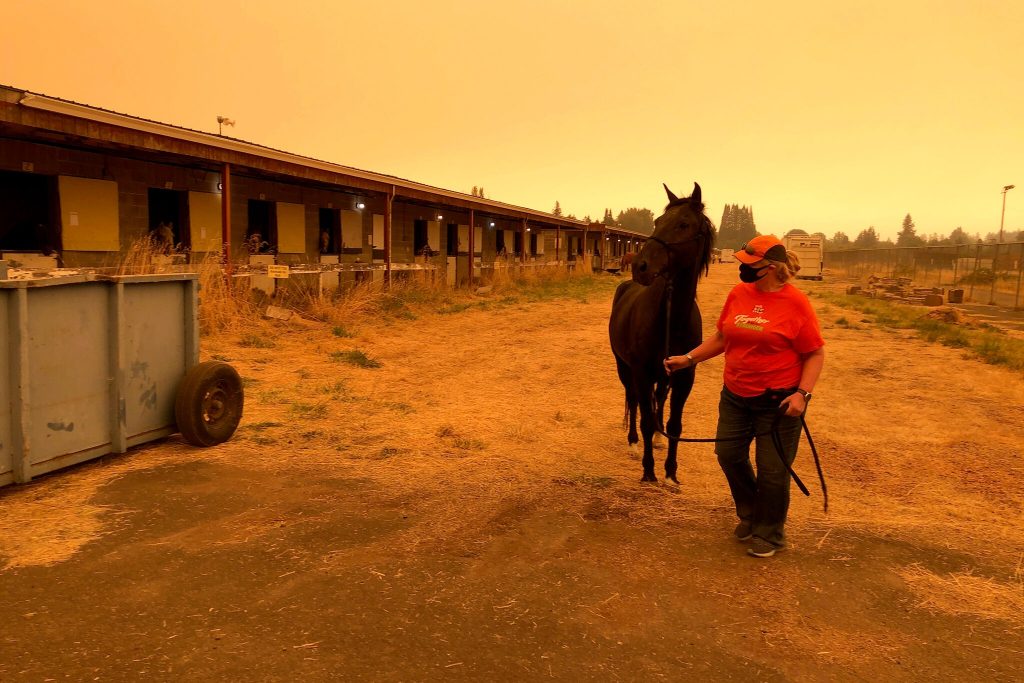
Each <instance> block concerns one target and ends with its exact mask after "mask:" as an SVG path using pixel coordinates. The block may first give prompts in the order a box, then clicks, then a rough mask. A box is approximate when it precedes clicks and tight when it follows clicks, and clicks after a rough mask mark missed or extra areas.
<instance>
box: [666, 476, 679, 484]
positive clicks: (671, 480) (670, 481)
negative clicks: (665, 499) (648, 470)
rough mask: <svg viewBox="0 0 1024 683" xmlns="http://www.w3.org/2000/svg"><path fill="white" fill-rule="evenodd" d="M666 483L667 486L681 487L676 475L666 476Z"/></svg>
mask: <svg viewBox="0 0 1024 683" xmlns="http://www.w3.org/2000/svg"><path fill="white" fill-rule="evenodd" d="M665 483H666V484H671V485H672V486H679V480H678V479H676V475H674V474H666V475H665Z"/></svg>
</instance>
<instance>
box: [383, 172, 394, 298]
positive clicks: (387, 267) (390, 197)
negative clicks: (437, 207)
mask: <svg viewBox="0 0 1024 683" xmlns="http://www.w3.org/2000/svg"><path fill="white" fill-rule="evenodd" d="M394 199H395V186H394V185H392V186H391V190H390V191H389V192H388V194H387V197H386V198H385V201H384V286H385V287H391V219H392V217H391V203H392V201H394Z"/></svg>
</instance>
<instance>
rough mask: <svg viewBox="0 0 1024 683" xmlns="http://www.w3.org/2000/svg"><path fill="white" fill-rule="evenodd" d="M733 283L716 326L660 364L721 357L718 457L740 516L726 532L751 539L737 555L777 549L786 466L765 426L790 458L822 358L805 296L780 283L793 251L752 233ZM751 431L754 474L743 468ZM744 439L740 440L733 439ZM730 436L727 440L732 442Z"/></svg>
mask: <svg viewBox="0 0 1024 683" xmlns="http://www.w3.org/2000/svg"><path fill="white" fill-rule="evenodd" d="M735 258H736V259H737V260H738V261H739V262H740V280H742V282H741V283H740V284H738V285H736V286H735V287H733V289H732V291H731V292H729V296H728V298H726V300H725V306H724V307H723V308H722V315H721V316H720V317H719V319H718V331H717V332H716V333H715V334H714V335H713V336H711V337H709V338H708V339H707V340H705V341H704V343H703V344H701V345H700V346H698V347H697V348H695V349H693V350H692V351H690V352H689V353H687V354H684V355H682V356H672V357H670V358H666V359H665V370H666V371H667V372H669V373H671V372H674V371H675V370H680V369H683V368H687V367H691V366H693V365H696V364H697V363H700V362H702V361H705V360H708V359H709V358H713V357H715V356H717V355H718V354H720V353H723V352H724V353H725V386H724V387H723V388H722V395H721V399H720V401H719V404H718V434H717V438H718V439H724V440H723V441H719V442H718V443H716V444H715V453H716V454H717V455H718V463H719V465H721V467H722V471H723V472H724V473H725V478H726V480H727V481H728V482H729V488H730V489H731V490H732V497H733V500H734V501H735V503H736V515H737V516H738V517H739V519H740V521H739V524H738V525H737V527H736V531H735V534H736V537H737V538H738V539H739V540H741V541H748V540H749V541H751V544H750V547H749V548H747V553H748V554H750V555H753V556H754V557H771V556H772V555H774V554H775V553H776V552H777V551H779V550H781V549H783V548H784V547H785V545H786V536H785V524H786V513H787V512H788V510H789V472H788V471H787V469H786V467H785V465H784V464H783V463H782V460H781V458H780V457H779V453H778V452H777V451H776V449H775V446H774V444H773V442H772V437H771V434H768V433H766V432H769V431H770V430H771V427H772V423H773V422H774V420H775V418H776V416H777V415H778V413H779V412H780V411H785V417H782V418H781V419H780V420H779V435H780V436H781V441H782V446H783V450H784V453H782V456H783V457H785V458H786V462H787V463H790V464H791V463H792V462H793V459H794V458H795V457H796V449H797V444H798V443H799V441H800V416H801V415H803V413H804V411H805V410H807V403H808V401H810V399H811V392H812V391H813V390H814V385H815V383H816V382H817V381H818V376H819V375H820V374H821V368H822V365H823V364H824V362H825V349H824V344H825V342H824V340H822V338H821V332H820V330H819V328H818V319H817V317H816V316H815V314H814V309H813V308H811V304H810V302H809V301H808V300H807V296H806V295H805V294H804V293H803V292H801V291H800V290H799V289H797V288H796V287H794V286H793V285H791V284H789V283H788V282H787V281H788V280H789V279H790V278H791V277H793V276H794V275H796V273H797V271H798V270H800V263H799V260H798V259H797V257H796V255H795V254H794V253H793V252H787V251H786V248H785V247H784V246H783V244H782V242H780V241H779V240H778V239H777V238H776V237H774V236H772V235H762V236H760V237H755V238H754V239H752V240H750V241H749V242H748V243H746V244H744V245H743V247H742V248H741V249H740V250H738V251H737V252H736V253H735ZM754 434H761V436H758V437H757V442H756V444H755V449H754V451H755V462H756V464H757V474H756V476H755V474H754V470H753V468H752V467H751V464H750V442H751V440H752V439H753V438H754V436H753V435H754ZM743 437H746V438H743ZM737 438H738V440H731V439H737Z"/></svg>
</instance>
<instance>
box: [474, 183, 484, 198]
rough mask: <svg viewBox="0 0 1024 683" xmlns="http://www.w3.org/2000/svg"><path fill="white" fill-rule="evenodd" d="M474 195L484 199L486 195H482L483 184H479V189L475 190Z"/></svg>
mask: <svg viewBox="0 0 1024 683" xmlns="http://www.w3.org/2000/svg"><path fill="white" fill-rule="evenodd" d="M476 196H477V197H480V199H486V195H484V188H483V185H481V186H480V189H479V190H477V191H476Z"/></svg>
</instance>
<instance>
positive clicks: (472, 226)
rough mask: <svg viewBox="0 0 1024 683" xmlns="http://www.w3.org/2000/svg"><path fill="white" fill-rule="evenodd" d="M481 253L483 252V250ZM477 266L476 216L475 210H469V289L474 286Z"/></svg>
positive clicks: (467, 280) (467, 281) (467, 282)
mask: <svg viewBox="0 0 1024 683" xmlns="http://www.w3.org/2000/svg"><path fill="white" fill-rule="evenodd" d="M480 251H483V249H481V250H480ZM475 264H476V214H475V213H474V212H473V209H470V210H469V273H468V274H467V276H466V277H467V279H466V284H467V286H468V287H472V286H473V266H474V265H475Z"/></svg>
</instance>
